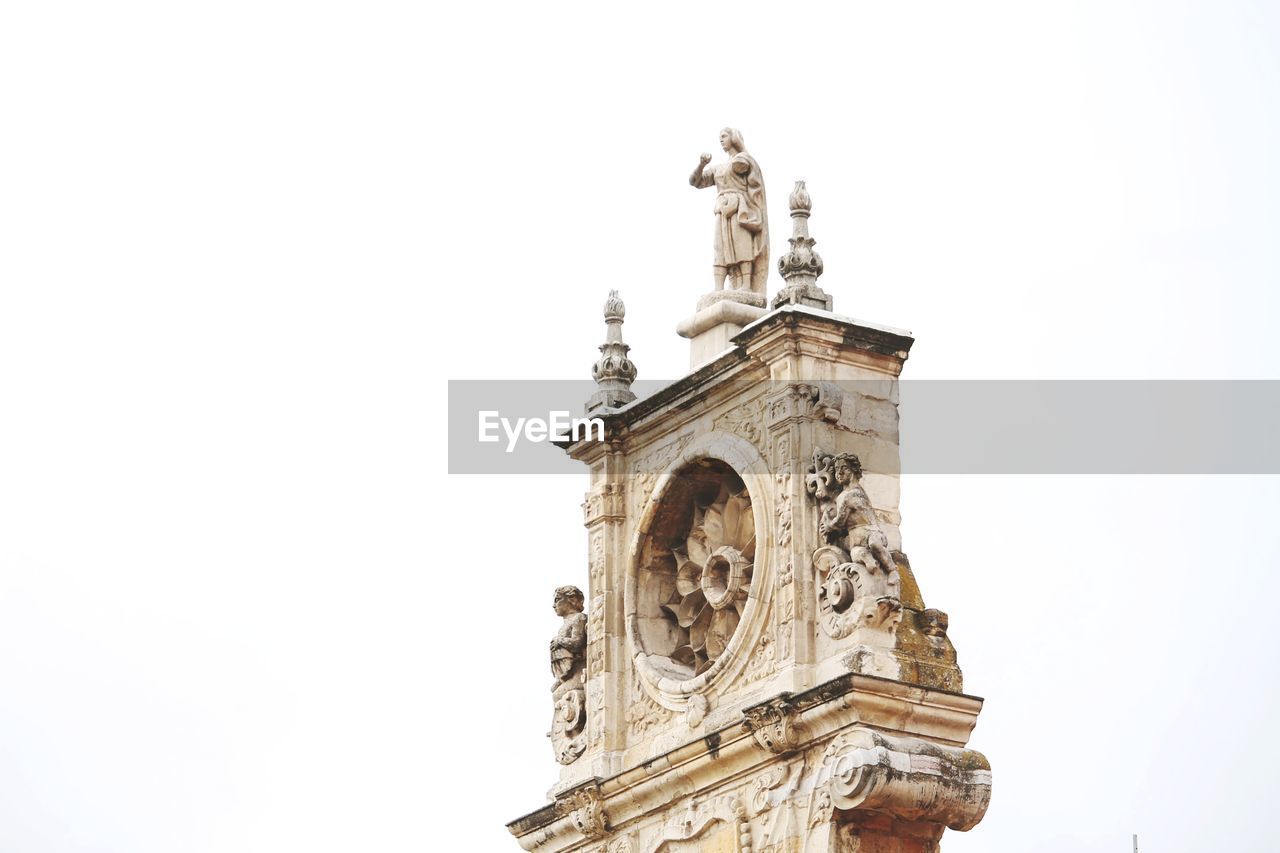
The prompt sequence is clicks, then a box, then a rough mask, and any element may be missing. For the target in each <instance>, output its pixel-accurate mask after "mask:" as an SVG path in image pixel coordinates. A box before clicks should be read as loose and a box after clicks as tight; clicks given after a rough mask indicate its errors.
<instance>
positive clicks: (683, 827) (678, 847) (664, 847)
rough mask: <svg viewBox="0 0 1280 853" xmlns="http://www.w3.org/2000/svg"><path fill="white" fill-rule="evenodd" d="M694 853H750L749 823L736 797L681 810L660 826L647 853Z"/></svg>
mask: <svg viewBox="0 0 1280 853" xmlns="http://www.w3.org/2000/svg"><path fill="white" fill-rule="evenodd" d="M695 850H717V851H726V853H750V851H751V823H750V820H749V818H748V817H747V809H746V806H745V805H743V803H742V800H740V799H739V798H738V797H735V796H724V797H716V798H715V799H712V800H707V801H705V802H702V803H698V804H697V805H694V804H690V805H688V806H686V807H685V808H683V809H680V810H679V811H677V812H675V814H673V815H672V816H671V817H670V818H668V819H667V821H666V822H665V823H663V824H662V828H661V829H660V830H659V835H658V838H657V840H656V841H655V842H654V843H653V844H652V845H650V847H649V848H648V853H677V851H680V853H684V851H689V853H692V851H695Z"/></svg>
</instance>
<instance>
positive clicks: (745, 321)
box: [676, 290, 766, 368]
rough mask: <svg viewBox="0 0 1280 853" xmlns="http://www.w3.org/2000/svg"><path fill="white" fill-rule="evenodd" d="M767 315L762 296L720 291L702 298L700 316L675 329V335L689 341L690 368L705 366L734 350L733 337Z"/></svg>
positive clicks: (693, 317) (688, 319) (749, 292)
mask: <svg viewBox="0 0 1280 853" xmlns="http://www.w3.org/2000/svg"><path fill="white" fill-rule="evenodd" d="M765 313H766V310H765V298H764V296H762V295H761V294H759V293H753V292H751V291H743V290H717V291H714V292H712V293H708V294H707V295H706V296H703V297H702V298H701V299H699V300H698V310H697V312H696V313H695V314H694V315H693V316H692V317H686V318H685V319H683V320H681V321H680V324H679V325H677V326H676V334H678V335H680V337H682V338H688V339H689V341H690V346H689V367H690V368H694V367H697V366H699V365H701V364H706V363H707V362H708V361H711V359H713V358H715V357H716V356H718V355H720V354H721V353H722V352H724V351H725V350H728V349H730V348H732V346H733V344H732V342H731V339H732V338H733V336H734V335H736V334H738V332H741V331H742V329H743V327H745V326H748V325H750V324H751V323H754V322H755V321H756V320H759V319H760V318H761V317H763V316H764V315H765Z"/></svg>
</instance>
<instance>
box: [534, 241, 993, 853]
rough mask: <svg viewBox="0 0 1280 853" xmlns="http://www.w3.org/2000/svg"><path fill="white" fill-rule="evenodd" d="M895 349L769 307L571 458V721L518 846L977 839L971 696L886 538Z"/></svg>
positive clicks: (822, 315)
mask: <svg viewBox="0 0 1280 853" xmlns="http://www.w3.org/2000/svg"><path fill="white" fill-rule="evenodd" d="M808 248H810V249H811V248H812V247H811V246H808ZM800 260H803V259H800ZM805 263H807V264H808V266H807V267H805V266H804V265H803V264H800V261H796V264H800V265H799V266H796V265H793V266H794V267H795V269H797V270H801V271H803V270H804V269H808V270H809V271H812V270H813V269H814V266H813V264H812V263H811V262H808V261H805ZM802 268H803V269H802ZM911 343H912V341H911V338H910V337H909V336H908V335H907V334H906V333H903V332H897V331H894V330H891V329H883V328H877V327H874V326H870V325H867V324H863V323H856V322H854V321H851V320H847V319H844V318H840V317H836V316H834V315H831V314H829V313H826V312H824V311H821V310H817V309H814V308H813V307H811V306H809V305H805V304H796V303H794V302H784V303H782V304H781V305H780V307H778V308H777V309H776V310H774V311H773V312H772V313H770V314H768V315H766V316H764V317H763V318H761V319H760V320H758V321H757V322H755V323H753V324H752V325H750V326H749V327H748V328H746V329H745V330H743V331H741V332H740V333H737V334H736V336H734V337H733V338H732V347H731V348H730V349H728V350H727V351H725V352H724V353H723V354H721V355H720V356H719V357H718V358H716V359H715V360H712V361H711V362H708V363H707V364H705V365H704V366H702V367H701V368H699V369H698V370H697V371H695V372H693V373H691V374H690V375H689V376H688V377H686V378H685V379H683V380H680V381H679V382H676V383H674V384H673V385H671V386H668V387H667V388H665V389H663V390H661V391H659V392H657V393H655V394H653V395H651V396H649V397H647V398H643V399H639V400H635V401H634V402H631V403H628V404H627V405H625V406H623V407H621V408H617V409H605V410H602V414H601V416H602V418H603V420H604V421H605V426H606V435H605V439H604V440H603V441H599V440H590V439H583V440H581V441H578V442H575V443H572V444H570V445H568V446H567V448H566V449H567V450H568V452H569V453H570V454H571V455H572V456H573V457H574V458H576V459H578V460H580V461H582V462H583V463H584V464H585V465H586V466H587V467H588V469H589V470H590V476H591V487H590V489H589V491H588V493H587V498H586V501H585V503H584V521H585V524H586V526H587V555H586V575H587V579H588V582H589V588H588V589H587V593H586V595H585V596H584V597H583V598H584V599H585V600H586V601H588V602H590V607H589V608H587V615H585V616H583V615H582V614H581V613H579V614H577V615H578V616H579V617H581V624H582V626H583V628H584V632H585V638H584V640H583V644H582V646H581V649H582V650H581V655H582V662H581V665H580V666H579V669H578V670H577V672H579V673H580V674H579V676H578V677H579V678H580V680H581V686H580V688H578V689H579V690H580V693H577V694H575V695H577V696H578V697H579V700H578V701H579V702H580V703H581V708H582V709H583V712H582V717H581V719H582V722H583V725H582V728H581V729H580V730H577V729H572V728H566V729H565V731H564V732H563V733H562V735H563V739H564V740H565V742H566V743H569V744H572V745H573V750H570V751H569V752H562V750H561V749H560V748H559V747H557V751H556V752H557V758H559V759H560V760H561V761H565V759H566V758H567V759H568V761H567V762H566V763H564V764H563V765H562V768H561V775H560V780H559V782H558V783H557V784H556V785H555V786H553V788H552V790H551V793H550V797H551V803H550V804H549V805H547V806H545V807H543V808H541V809H539V810H537V811H534V812H532V813H530V814H529V815H526V816H525V817H523V818H520V819H519V820H516V821H513V822H512V823H511V824H509V828H510V830H511V832H512V833H513V834H514V835H515V836H516V838H517V839H518V841H519V843H520V844H521V846H522V847H523V848H524V849H526V850H534V849H537V850H544V851H560V850H566V851H567V850H584V851H591V853H616V852H617V851H637V853H659V851H694V850H698V851H730V850H732V851H754V852H755V853H761V851H786V853H796V851H822V853H832V851H840V850H858V851H868V853H869V852H870V851H875V853H921V851H935V850H936V849H937V845H938V841H939V839H940V837H941V836H942V833H943V832H944V831H945V830H946V829H947V828H951V829H953V830H961V831H963V830H967V829H969V828H971V827H972V826H974V825H976V824H977V822H978V821H979V820H981V818H982V815H983V813H984V812H985V810H986V806H987V802H988V800H989V797H990V768H989V766H988V765H987V763H986V760H985V759H984V758H983V757H982V756H981V755H980V754H979V753H976V752H973V751H971V750H968V749H966V748H965V744H966V743H967V741H968V739H969V735H970V732H971V731H972V729H973V727H974V725H975V724H976V721H977V716H978V713H979V711H980V710H981V707H982V700H981V699H978V698H976V697H973V696H969V695H966V694H964V693H963V692H961V691H962V688H963V682H962V677H961V673H960V670H959V668H958V666H957V665H956V656H955V649H954V648H953V646H952V645H951V641H950V640H949V639H948V637H947V628H948V618H947V615H946V614H945V613H943V612H942V611H940V610H936V609H932V608H927V607H925V604H924V600H923V598H922V597H921V595H920V589H919V585H918V584H917V582H916V576H915V573H914V571H913V569H912V567H911V565H910V563H909V561H908V560H907V557H906V555H905V554H904V553H903V552H902V542H901V534H900V532H899V525H900V522H901V517H900V515H899V510H898V487H899V477H898V475H899V467H898V466H899V461H898V415H897V402H898V398H897V391H898V389H897V377H898V375H899V373H900V371H901V369H902V366H903V363H904V362H905V360H906V356H907V352H908V350H909V348H910V346H911ZM562 633H565V630H564V629H562ZM568 633H569V634H572V633H573V631H572V630H570V631H568ZM557 636H558V637H559V636H560V635H557ZM569 645H571V644H569ZM574 648H577V646H574ZM562 659H564V658H563V657H562ZM575 662H576V658H575ZM570 681H572V679H570ZM564 710H565V713H564V714H561V709H560V705H559V700H557V711H556V713H557V717H556V719H561V718H562V717H563V718H565V720H566V723H565V725H566V726H568V725H569V722H570V721H569V718H570V717H572V718H573V719H574V720H577V719H578V717H575V716H574V714H573V713H570V712H572V711H574V710H575V709H574V708H565V709H564ZM554 737H555V734H554V730H553V738H554ZM574 750H576V752H577V754H572V752H573V751H574Z"/></svg>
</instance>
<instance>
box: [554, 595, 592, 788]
mask: <svg viewBox="0 0 1280 853" xmlns="http://www.w3.org/2000/svg"><path fill="white" fill-rule="evenodd" d="M555 608H556V615H557V616H559V617H560V618H561V619H563V620H564V622H563V624H561V625H560V630H559V631H557V632H556V635H555V636H554V637H552V638H551V674H552V675H554V676H555V677H556V682H555V684H553V685H551V701H552V704H553V706H554V711H553V713H552V716H551V731H549V732H547V735H548V736H549V737H550V738H551V746H552V748H553V749H554V750H555V753H556V761H559V762H560V763H561V764H572V763H573V762H574V761H577V760H578V756H580V755H582V752H583V750H585V749H586V748H587V735H586V729H587V694H586V690H585V688H584V687H583V683H584V681H583V672H584V669H585V666H586V657H587V655H586V650H587V616H586V614H585V613H583V612H582V590H580V589H578V588H577V587H576V586H562V587H560V588H559V589H557V590H556V598H555Z"/></svg>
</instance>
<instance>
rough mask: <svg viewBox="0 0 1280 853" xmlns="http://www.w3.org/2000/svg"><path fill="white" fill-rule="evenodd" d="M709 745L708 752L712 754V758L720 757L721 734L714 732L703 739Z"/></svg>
mask: <svg viewBox="0 0 1280 853" xmlns="http://www.w3.org/2000/svg"><path fill="white" fill-rule="evenodd" d="M702 740H703V741H704V742H705V743H706V744H707V750H708V751H709V752H710V753H711V757H712V758H719V757H720V733H719V732H712V733H711V734H709V735H707V736H706V737H704V738H703V739H702Z"/></svg>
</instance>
